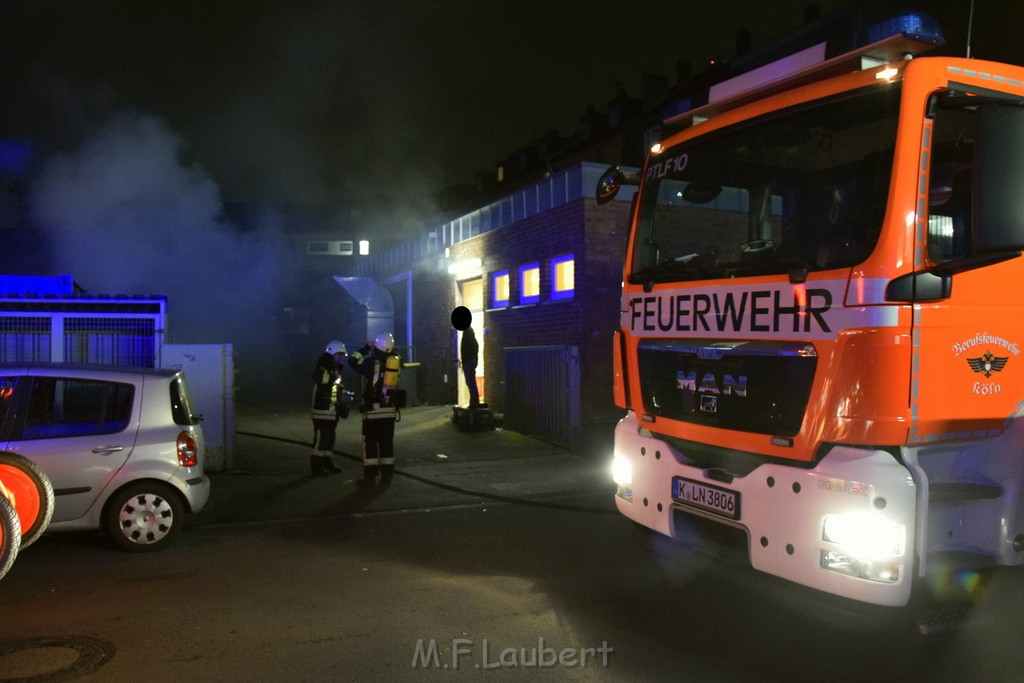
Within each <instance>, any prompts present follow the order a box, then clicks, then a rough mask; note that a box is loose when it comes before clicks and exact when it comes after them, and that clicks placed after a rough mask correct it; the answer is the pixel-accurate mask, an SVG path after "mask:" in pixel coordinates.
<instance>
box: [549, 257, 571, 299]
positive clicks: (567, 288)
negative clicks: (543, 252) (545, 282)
mask: <svg viewBox="0 0 1024 683" xmlns="http://www.w3.org/2000/svg"><path fill="white" fill-rule="evenodd" d="M575 290H576V260H575V259H574V258H573V255H572V254H566V255H565V256H559V257H558V258H554V259H551V298H552V299H569V298H572V296H573V292H574V291H575Z"/></svg>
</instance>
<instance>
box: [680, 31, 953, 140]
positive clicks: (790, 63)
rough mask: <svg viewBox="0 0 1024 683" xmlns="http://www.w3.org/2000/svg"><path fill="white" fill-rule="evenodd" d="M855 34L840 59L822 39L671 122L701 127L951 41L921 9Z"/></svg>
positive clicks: (727, 84)
mask: <svg viewBox="0 0 1024 683" xmlns="http://www.w3.org/2000/svg"><path fill="white" fill-rule="evenodd" d="M853 38H854V40H853V45H854V48H853V49H852V50H850V51H849V52H846V53H843V54H841V55H837V56H835V57H831V58H829V57H828V54H829V52H830V50H829V47H830V46H829V44H828V43H825V42H822V43H818V44H817V45H812V46H811V47H808V48H805V49H803V50H800V51H799V52H795V53H793V54H791V55H788V56H786V57H782V58H781V59H777V60H775V61H774V62H770V63H768V64H765V65H763V66H760V67H757V68H756V69H752V70H750V71H747V72H745V73H741V74H738V75H736V76H733V77H732V78H729V79H726V80H724V81H721V82H720V83H716V84H714V85H712V86H711V88H710V89H709V91H708V103H707V104H706V105H703V106H701V107H697V108H696V109H691V110H689V111H686V112H682V113H679V114H675V115H673V116H670V117H668V118H667V119H665V123H666V124H669V125H685V122H686V121H689V122H691V123H692V124H694V125H696V124H697V123H700V122H701V121H704V120H706V119H708V118H709V117H712V116H717V115H718V114H721V113H722V112H725V111H728V110H730V109H733V108H735V107H738V106H741V105H743V104H746V103H747V102H752V101H754V100H757V99H760V98H762V97H766V96H768V95H771V94H773V93H776V92H780V91H782V90H784V89H786V88H792V87H795V86H798V85H803V84H805V83H811V82H813V81H816V80H819V79H821V78H825V77H828V76H838V75H840V74H843V73H849V72H850V71H859V70H863V69H872V68H877V67H879V66H884V65H886V64H890V63H893V62H902V61H904V60H906V59H910V58H911V57H913V56H915V55H918V54H921V53H922V52H925V51H927V50H930V49H932V48H934V47H938V46H939V45H942V44H943V43H944V42H945V39H944V38H943V35H942V30H941V29H940V28H939V24H938V22H936V21H935V20H934V19H932V18H931V17H930V16H928V15H927V14H919V13H906V14H899V15H897V16H895V17H893V18H892V19H888V20H886V21H882V22H879V23H877V24H873V25H871V26H869V27H867V28H864V29H861V30H859V31H857V32H856V33H855V34H854V36H853ZM882 78H891V76H885V77H882Z"/></svg>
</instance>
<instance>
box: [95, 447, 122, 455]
mask: <svg viewBox="0 0 1024 683" xmlns="http://www.w3.org/2000/svg"><path fill="white" fill-rule="evenodd" d="M123 450H124V446H97V447H96V448H94V449H92V452H93V453H102V454H103V455H110V454H111V453H117V452H118V451H123Z"/></svg>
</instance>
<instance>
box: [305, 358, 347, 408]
mask: <svg viewBox="0 0 1024 683" xmlns="http://www.w3.org/2000/svg"><path fill="white" fill-rule="evenodd" d="M343 390H344V387H343V386H342V384H341V368H340V367H338V366H335V364H334V357H333V356H332V355H331V354H329V353H323V354H321V355H320V358H318V359H317V361H316V368H315V369H314V370H313V403H312V407H311V409H310V417H312V418H313V419H314V420H330V421H332V422H337V421H338V399H339V397H340V394H341V392H342V391H343Z"/></svg>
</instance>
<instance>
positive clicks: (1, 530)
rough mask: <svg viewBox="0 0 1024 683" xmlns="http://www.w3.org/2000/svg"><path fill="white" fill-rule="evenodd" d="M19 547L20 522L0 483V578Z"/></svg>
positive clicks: (6, 570) (5, 572) (4, 573)
mask: <svg viewBox="0 0 1024 683" xmlns="http://www.w3.org/2000/svg"><path fill="white" fill-rule="evenodd" d="M20 547H21V522H19V521H18V513H16V512H15V511H14V506H13V505H11V504H10V503H9V502H8V501H7V496H6V495H4V488H3V484H0V579H2V578H4V576H5V575H6V574H7V572H8V570H10V568H11V565H12V564H14V558H16V557H17V556H18V549H19V548H20Z"/></svg>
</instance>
